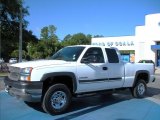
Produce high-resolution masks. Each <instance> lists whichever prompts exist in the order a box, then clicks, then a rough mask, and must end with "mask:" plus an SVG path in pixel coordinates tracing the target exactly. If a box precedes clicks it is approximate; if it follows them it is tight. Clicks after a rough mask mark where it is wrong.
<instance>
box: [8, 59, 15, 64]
mask: <svg viewBox="0 0 160 120" xmlns="http://www.w3.org/2000/svg"><path fill="white" fill-rule="evenodd" d="M9 63H10V64H13V63H17V59H16V58H11V59H10V60H9Z"/></svg>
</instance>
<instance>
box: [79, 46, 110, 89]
mask: <svg viewBox="0 0 160 120" xmlns="http://www.w3.org/2000/svg"><path fill="white" fill-rule="evenodd" d="M85 59H86V60H87V61H88V63H85V62H83V61H82V60H85ZM82 60H81V62H80V63H78V65H77V66H78V67H77V75H78V84H79V85H78V92H90V91H97V90H104V89H106V88H107V85H106V83H107V80H108V78H107V69H106V67H105V65H106V64H105V62H104V56H103V52H102V49H101V48H97V47H92V48H89V49H88V50H87V51H86V53H85V54H84V56H83V57H82Z"/></svg>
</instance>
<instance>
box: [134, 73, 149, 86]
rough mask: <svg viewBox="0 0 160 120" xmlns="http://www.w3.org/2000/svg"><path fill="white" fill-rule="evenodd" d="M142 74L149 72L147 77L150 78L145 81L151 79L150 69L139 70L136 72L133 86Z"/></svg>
mask: <svg viewBox="0 0 160 120" xmlns="http://www.w3.org/2000/svg"><path fill="white" fill-rule="evenodd" d="M140 74H147V78H148V79H147V80H145V81H147V83H148V81H149V79H150V76H149V74H150V73H149V71H147V70H139V71H137V72H136V74H135V78H134V82H133V86H135V84H136V82H137V81H138V79H137V77H138V75H140Z"/></svg>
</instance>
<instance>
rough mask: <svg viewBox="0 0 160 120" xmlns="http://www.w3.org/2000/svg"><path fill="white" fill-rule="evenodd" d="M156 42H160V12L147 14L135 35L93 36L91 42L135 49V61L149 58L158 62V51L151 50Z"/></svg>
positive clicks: (121, 48) (122, 48)
mask: <svg viewBox="0 0 160 120" xmlns="http://www.w3.org/2000/svg"><path fill="white" fill-rule="evenodd" d="M156 42H160V13H157V14H150V15H146V16H145V25H144V26H136V27H135V36H119V37H103V38H92V41H91V44H93V45H103V46H107V47H117V48H118V49H119V50H134V51H135V62H138V61H139V60H142V59H147V60H153V61H154V62H155V63H156V62H157V60H156V52H157V51H154V50H151V45H156Z"/></svg>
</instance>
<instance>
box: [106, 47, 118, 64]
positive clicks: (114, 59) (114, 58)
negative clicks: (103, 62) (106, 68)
mask: <svg viewBox="0 0 160 120" xmlns="http://www.w3.org/2000/svg"><path fill="white" fill-rule="evenodd" d="M105 51H106V54H107V57H108V62H109V63H119V58H118V55H117V52H116V50H115V49H109V48H106V49H105Z"/></svg>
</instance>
